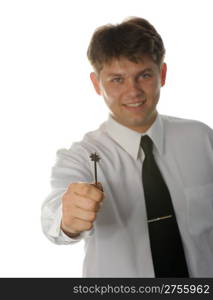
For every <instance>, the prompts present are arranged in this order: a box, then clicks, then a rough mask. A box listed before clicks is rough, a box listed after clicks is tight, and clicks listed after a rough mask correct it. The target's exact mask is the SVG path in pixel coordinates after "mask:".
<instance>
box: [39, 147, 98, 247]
mask: <svg viewBox="0 0 213 300" xmlns="http://www.w3.org/2000/svg"><path fill="white" fill-rule="evenodd" d="M92 180H93V177H92V172H91V169H90V162H89V152H88V151H87V150H86V149H85V148H84V147H82V146H81V145H80V143H75V144H73V145H72V147H71V148H70V149H69V150H67V149H60V150H58V151H57V153H56V162H55V165H54V166H53V167H52V170H51V180H50V186H51V191H50V193H49V195H48V196H47V197H46V199H45V200H44V202H43V204H42V207H41V225H42V230H43V233H44V234H45V236H46V237H47V238H48V239H49V240H50V241H51V242H53V243H55V244H71V243H76V242H79V241H80V240H82V239H83V238H86V237H88V236H90V235H91V234H92V232H93V229H91V230H89V231H85V232H83V233H82V234H80V235H79V236H78V237H76V238H70V237H68V236H67V235H66V234H65V233H64V232H63V231H62V230H61V229H60V224H61V217H62V203H61V199H62V196H63V194H64V193H65V191H66V190H67V187H68V185H69V184H70V183H73V182H92Z"/></svg>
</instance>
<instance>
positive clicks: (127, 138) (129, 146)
mask: <svg viewBox="0 0 213 300" xmlns="http://www.w3.org/2000/svg"><path fill="white" fill-rule="evenodd" d="M106 131H107V133H108V134H109V135H110V136H111V137H112V138H113V139H114V140H115V141H116V142H117V143H118V144H119V145H120V146H121V147H122V148H123V149H124V150H125V151H127V152H128V153H129V154H130V155H131V156H132V157H133V158H134V159H135V160H136V159H138V156H139V150H140V141H141V136H142V135H148V136H149V137H150V138H151V139H152V141H153V143H154V146H155V147H156V148H157V150H158V151H159V152H160V154H162V153H163V145H164V139H163V122H162V118H161V116H160V115H159V114H158V115H157V118H156V120H155V122H154V123H153V124H152V126H151V127H150V128H149V129H148V130H147V132H145V133H143V134H141V133H139V132H137V131H135V130H132V129H130V128H128V127H126V126H124V125H122V124H120V123H118V122H117V121H115V120H114V119H113V118H112V116H111V115H109V118H108V120H107V122H106Z"/></svg>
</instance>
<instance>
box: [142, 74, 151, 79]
mask: <svg viewBox="0 0 213 300" xmlns="http://www.w3.org/2000/svg"><path fill="white" fill-rule="evenodd" d="M140 77H141V78H143V79H148V78H151V77H152V75H151V74H150V73H143V74H141V75H140Z"/></svg>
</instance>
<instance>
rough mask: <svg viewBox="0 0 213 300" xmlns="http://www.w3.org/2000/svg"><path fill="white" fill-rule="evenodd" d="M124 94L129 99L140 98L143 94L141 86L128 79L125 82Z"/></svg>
mask: <svg viewBox="0 0 213 300" xmlns="http://www.w3.org/2000/svg"><path fill="white" fill-rule="evenodd" d="M125 87H126V94H127V95H128V96H129V97H132V98H134V97H139V96H141V94H143V90H142V88H141V86H139V84H138V82H137V81H136V80H134V79H132V78H129V79H128V80H127V81H126V85H125Z"/></svg>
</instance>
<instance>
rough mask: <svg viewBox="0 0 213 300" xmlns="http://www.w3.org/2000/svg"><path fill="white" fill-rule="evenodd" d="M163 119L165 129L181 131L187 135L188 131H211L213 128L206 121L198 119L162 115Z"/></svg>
mask: <svg viewBox="0 0 213 300" xmlns="http://www.w3.org/2000/svg"><path fill="white" fill-rule="evenodd" d="M161 119H162V122H163V125H164V128H165V130H167V131H172V132H176V133H177V134H178V133H181V135H185V134H188V133H192V134H193V133H194V132H196V133H197V134H199V133H209V132H212V129H211V128H210V127H209V126H208V125H207V124H205V123H203V122H201V121H198V120H191V119H184V118H178V117H173V116H166V115H161Z"/></svg>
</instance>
